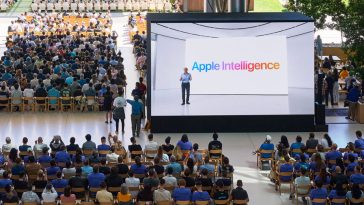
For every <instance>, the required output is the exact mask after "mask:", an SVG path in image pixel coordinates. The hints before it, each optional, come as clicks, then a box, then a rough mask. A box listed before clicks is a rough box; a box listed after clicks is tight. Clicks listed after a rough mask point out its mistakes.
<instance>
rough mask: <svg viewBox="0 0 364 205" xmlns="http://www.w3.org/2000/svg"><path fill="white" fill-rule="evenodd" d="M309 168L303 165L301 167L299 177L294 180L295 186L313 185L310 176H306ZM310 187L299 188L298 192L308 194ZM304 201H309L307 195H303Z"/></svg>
mask: <svg viewBox="0 0 364 205" xmlns="http://www.w3.org/2000/svg"><path fill="white" fill-rule="evenodd" d="M306 172H307V169H306V168H305V167H301V169H300V176H299V177H297V178H296V179H295V180H294V185H295V186H294V187H303V186H309V185H311V180H310V178H309V177H308V176H306ZM309 191H310V189H304V188H297V193H298V194H308V193H309ZM292 196H293V194H291V195H290V199H291V198H292ZM302 201H303V202H304V203H307V200H306V198H305V197H302Z"/></svg>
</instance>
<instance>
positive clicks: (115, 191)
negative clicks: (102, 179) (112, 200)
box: [107, 187, 120, 196]
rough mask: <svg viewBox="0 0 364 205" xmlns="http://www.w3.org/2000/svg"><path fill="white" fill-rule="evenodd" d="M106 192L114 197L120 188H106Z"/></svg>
mask: <svg viewBox="0 0 364 205" xmlns="http://www.w3.org/2000/svg"><path fill="white" fill-rule="evenodd" d="M107 190H108V191H109V192H111V193H112V195H113V196H116V195H117V193H118V192H119V191H120V187H108V188H107Z"/></svg>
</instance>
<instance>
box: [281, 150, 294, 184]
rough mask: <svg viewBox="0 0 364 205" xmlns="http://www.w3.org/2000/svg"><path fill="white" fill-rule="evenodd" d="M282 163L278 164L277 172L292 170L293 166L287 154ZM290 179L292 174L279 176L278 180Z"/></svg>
mask: <svg viewBox="0 0 364 205" xmlns="http://www.w3.org/2000/svg"><path fill="white" fill-rule="evenodd" d="M284 161H285V162H284V163H283V164H281V165H280V166H279V172H291V173H292V172H293V166H292V164H291V163H290V162H289V161H290V158H289V156H288V155H286V156H285V157H284ZM291 179H292V176H280V180H281V181H283V182H288V181H290V180H291Z"/></svg>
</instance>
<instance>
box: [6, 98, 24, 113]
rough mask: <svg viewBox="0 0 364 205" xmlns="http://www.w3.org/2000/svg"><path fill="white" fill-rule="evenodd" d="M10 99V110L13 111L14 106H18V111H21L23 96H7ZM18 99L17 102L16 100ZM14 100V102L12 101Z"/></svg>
mask: <svg viewBox="0 0 364 205" xmlns="http://www.w3.org/2000/svg"><path fill="white" fill-rule="evenodd" d="M9 99H10V112H13V108H14V107H19V111H20V112H22V111H23V98H22V97H20V98H9ZM17 101H18V102H17ZM14 102H16V103H14Z"/></svg>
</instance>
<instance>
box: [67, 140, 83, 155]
mask: <svg viewBox="0 0 364 205" xmlns="http://www.w3.org/2000/svg"><path fill="white" fill-rule="evenodd" d="M66 148H67V152H69V151H76V150H78V149H79V148H80V147H79V146H78V144H76V138H74V137H71V139H70V144H69V145H67V146H66Z"/></svg>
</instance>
